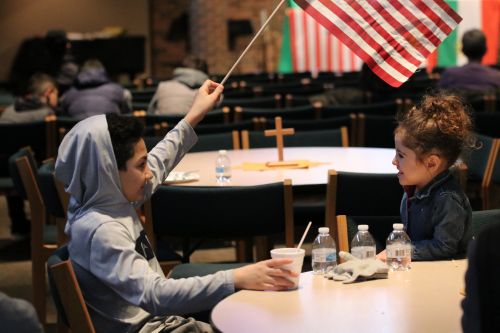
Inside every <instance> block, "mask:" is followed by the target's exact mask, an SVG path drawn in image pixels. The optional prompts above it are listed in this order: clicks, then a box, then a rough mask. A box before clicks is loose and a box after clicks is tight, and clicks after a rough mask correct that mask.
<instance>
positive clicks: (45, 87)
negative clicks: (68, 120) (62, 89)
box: [23, 73, 59, 108]
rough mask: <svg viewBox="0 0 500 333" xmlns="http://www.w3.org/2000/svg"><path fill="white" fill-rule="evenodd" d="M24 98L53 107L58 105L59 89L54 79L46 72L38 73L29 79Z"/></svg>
mask: <svg viewBox="0 0 500 333" xmlns="http://www.w3.org/2000/svg"><path fill="white" fill-rule="evenodd" d="M23 97H24V99H26V100H32V101H37V102H40V103H42V104H45V105H48V106H50V107H52V108H55V107H56V106H57V101H58V97H59V91H58V89H57V84H56V82H55V81H54V79H53V78H52V77H51V76H50V75H47V74H44V73H36V74H34V75H33V76H31V78H30V79H29V81H28V87H27V90H26V93H25V94H24V96H23Z"/></svg>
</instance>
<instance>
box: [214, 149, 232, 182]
mask: <svg viewBox="0 0 500 333" xmlns="http://www.w3.org/2000/svg"><path fill="white" fill-rule="evenodd" d="M215 177H216V178H217V182H218V183H220V184H223V183H228V182H229V181H230V180H231V160H230V159H229V157H228V156H227V151H226V150H219V155H217V159H216V160H215Z"/></svg>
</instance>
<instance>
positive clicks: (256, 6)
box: [151, 0, 285, 78]
mask: <svg viewBox="0 0 500 333" xmlns="http://www.w3.org/2000/svg"><path fill="white" fill-rule="evenodd" d="M278 2H279V1H278V0H250V1H241V0H190V1H187V0H168V1H165V0H151V6H152V7H151V26H152V29H151V30H152V31H151V32H152V49H153V52H152V58H153V59H152V72H153V73H152V74H153V76H155V77H159V78H167V77H169V76H170V75H171V72H172V70H173V68H174V67H175V66H177V65H178V64H179V63H180V62H181V61H182V59H183V58H184V57H185V56H186V55H187V54H188V50H187V41H186V40H182V41H176V42H174V41H168V40H167V38H166V36H167V33H168V31H169V28H170V26H171V23H172V22H173V21H174V20H175V19H176V18H177V17H179V16H180V15H181V13H183V12H187V13H189V21H190V24H189V32H187V33H188V34H189V38H190V40H191V42H190V44H191V53H192V54H194V55H196V56H198V57H201V58H204V59H205V60H206V61H207V63H208V65H209V70H210V73H212V74H214V73H221V74H225V73H226V72H227V71H228V70H229V69H230V68H231V66H232V65H233V63H234V62H235V61H236V59H237V58H238V57H239V55H240V54H241V52H242V51H243V50H244V48H245V47H246V46H247V45H248V43H249V42H250V40H251V38H252V37H253V36H252V35H248V36H241V37H239V38H237V39H236V40H235V48H234V50H230V49H229V45H228V26H227V20H229V19H233V20H250V21H251V25H252V28H253V31H254V33H255V32H257V31H258V29H259V28H260V26H261V11H262V10H265V11H266V12H267V15H270V14H271V12H272V10H273V9H274V6H276V5H277V4H278ZM284 10H285V6H283V8H282V10H281V11H280V12H279V13H277V14H276V16H275V17H274V19H273V20H272V22H271V25H270V27H269V29H268V31H267V32H266V36H261V37H260V38H259V39H258V40H257V41H256V43H255V44H254V46H253V47H252V49H251V50H250V51H249V52H248V53H247V55H246V56H245V58H244V59H243V61H242V62H241V63H240V65H239V66H238V67H237V68H236V70H235V73H249V72H259V71H264V70H267V71H274V70H276V65H277V58H278V54H279V46H280V44H281V29H282V22H283V17H284ZM263 37H264V38H263ZM264 40H267V42H266V43H264ZM264 54H266V56H264Z"/></svg>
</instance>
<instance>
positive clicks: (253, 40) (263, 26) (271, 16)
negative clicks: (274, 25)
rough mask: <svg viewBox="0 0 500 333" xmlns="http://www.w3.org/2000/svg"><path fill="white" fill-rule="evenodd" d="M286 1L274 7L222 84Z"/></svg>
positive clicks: (283, 0) (282, 0) (222, 82)
mask: <svg viewBox="0 0 500 333" xmlns="http://www.w3.org/2000/svg"><path fill="white" fill-rule="evenodd" d="M285 1H286V0H281V1H280V3H279V4H278V5H277V6H276V8H274V10H273V12H272V13H271V15H269V17H268V18H267V20H266V22H264V24H262V26H261V27H260V29H259V31H257V33H256V34H255V36H254V37H253V38H252V40H251V41H250V43H249V44H248V46H247V47H246V49H245V50H244V51H243V52H242V53H241V55H240V57H239V58H238V60H236V62H235V63H234V65H233V67H231V69H230V70H229V72H227V74H226V76H225V77H224V79H222V81H221V83H220V84H222V85H224V83H226V81H227V79H228V78H229V76H230V75H231V73H232V72H233V71H234V69H235V68H236V66H238V64H239V63H240V61H241V59H243V57H244V56H245V54H246V53H247V52H248V50H249V49H250V48H251V47H252V45H253V43H254V42H255V40H256V39H257V37H259V35H260V34H261V33H262V31H264V29H265V28H266V27H267V25H268V24H269V22H270V21H271V19H272V18H273V16H274V14H276V12H277V11H278V10H279V9H280V7H281V6H282V5H283V3H284V2H285Z"/></svg>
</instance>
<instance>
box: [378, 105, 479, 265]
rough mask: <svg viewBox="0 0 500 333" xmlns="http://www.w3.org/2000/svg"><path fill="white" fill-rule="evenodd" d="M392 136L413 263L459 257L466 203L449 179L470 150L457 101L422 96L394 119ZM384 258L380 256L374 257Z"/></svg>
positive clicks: (466, 122) (466, 119)
mask: <svg viewBox="0 0 500 333" xmlns="http://www.w3.org/2000/svg"><path fill="white" fill-rule="evenodd" d="M397 122H398V126H397V128H396V130H395V132H394V141H395V145H396V156H395V157H394V159H393V161H392V164H394V165H395V166H396V167H397V168H398V175H397V176H398V178H399V183H400V184H401V185H402V186H403V188H404V190H405V193H404V195H403V199H402V202H401V219H402V222H403V223H404V225H405V228H406V231H407V233H408V235H409V236H410V239H411V241H412V245H413V246H412V256H411V257H412V259H413V260H440V259H450V258H454V257H457V256H464V255H465V253H466V249H467V244H468V242H469V240H470V239H471V219H472V210H471V207H470V204H469V200H468V198H467V197H466V195H465V193H464V192H463V191H462V189H461V188H460V186H459V184H458V183H457V182H456V181H455V179H454V178H453V176H452V175H451V174H450V170H449V169H450V167H451V166H452V165H453V164H454V163H455V162H456V160H457V159H458V157H459V156H460V154H461V153H462V152H463V151H464V149H466V148H471V147H473V146H474V138H473V136H472V133H471V129H472V121H471V118H470V116H469V114H468V112H467V111H466V109H465V107H464V105H463V104H462V102H461V101H460V99H459V98H458V97H456V96H451V95H437V96H424V97H423V100H422V102H421V104H420V105H418V106H415V107H413V108H412V109H411V110H410V111H408V112H406V113H403V114H400V115H398V117H397ZM378 257H379V258H380V259H383V260H384V259H385V251H383V252H382V253H380V254H379V256H378Z"/></svg>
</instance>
